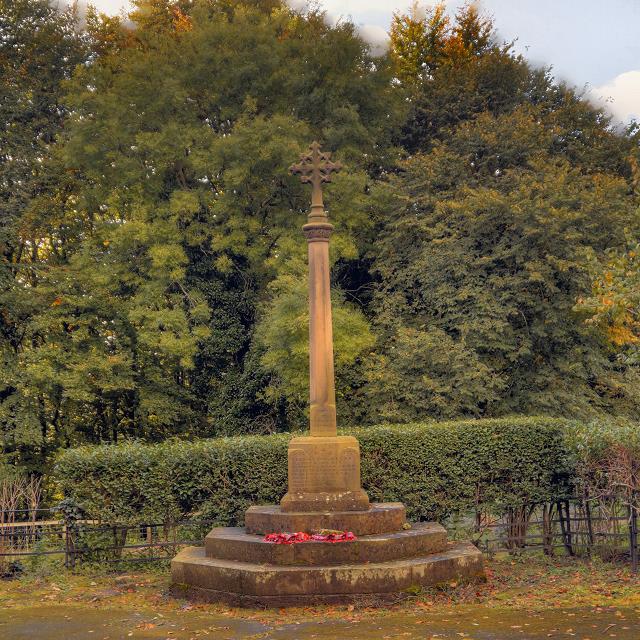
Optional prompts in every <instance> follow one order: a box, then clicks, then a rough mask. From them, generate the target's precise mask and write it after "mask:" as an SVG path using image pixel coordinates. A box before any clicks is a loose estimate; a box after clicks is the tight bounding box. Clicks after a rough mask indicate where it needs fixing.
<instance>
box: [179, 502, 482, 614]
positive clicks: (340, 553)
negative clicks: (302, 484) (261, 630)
mask: <svg viewBox="0 0 640 640" xmlns="http://www.w3.org/2000/svg"><path fill="white" fill-rule="evenodd" d="M373 514H376V515H373ZM310 517H311V521H312V526H311V527H310V526H309V522H310ZM399 517H402V523H404V506H403V505H401V504H399V503H391V504H385V505H371V509H369V510H368V511H366V512H342V513H330V514H317V513H314V514H309V513H304V514H295V513H285V512H282V511H281V510H280V509H279V508H278V507H252V508H251V509H249V511H248V512H247V518H246V519H247V525H248V526H247V528H246V529H241V528H238V527H220V528H217V529H213V531H211V532H210V533H209V534H208V535H207V537H206V539H205V546H204V547H189V548H186V549H184V550H183V551H181V552H180V553H179V554H178V555H177V556H176V557H175V558H174V559H173V561H172V563H171V572H172V578H173V582H174V584H176V585H177V587H178V589H180V585H183V588H184V589H185V590H186V591H188V592H189V594H190V595H191V596H195V597H197V598H199V599H203V600H207V601H223V602H227V603H229V604H232V605H238V606H289V605H297V604H300V605H308V604H316V603H318V604H320V603H336V602H337V603H345V602H352V601H358V600H362V599H364V600H365V601H366V600H368V599H369V600H370V599H373V600H374V601H387V600H390V599H396V598H398V596H401V595H402V594H403V593H405V594H406V592H407V591H408V590H412V589H415V588H419V587H424V586H429V585H434V584H439V583H443V582H448V581H451V580H461V579H462V580H474V579H481V578H482V577H483V565H482V554H481V553H480V551H478V549H476V547H474V546H473V545H472V544H470V543H466V542H457V543H450V542H447V534H446V531H445V529H444V528H443V527H442V526H440V525H439V524H437V523H433V522H425V523H418V524H415V525H413V526H412V527H411V528H409V529H406V530H405V529H403V528H402V526H401V524H400V523H399V522H398V521H397V520H398V518H399ZM303 521H304V522H306V523H307V526H306V527H305V528H304V529H302V528H301V527H296V526H290V525H292V524H296V523H298V522H303ZM347 522H349V523H350V524H351V525H352V526H350V527H349V526H345V525H347ZM331 525H337V526H331ZM310 529H339V530H341V531H347V530H349V531H354V530H355V531H354V533H356V535H357V536H358V537H357V539H356V540H354V541H351V542H339V543H333V544H332V543H327V542H315V541H310V542H304V543H298V544H292V545H284V544H273V543H268V542H265V541H264V534H265V533H272V532H277V531H298V530H307V531H309V530H310ZM381 529H382V530H381ZM385 529H386V530H385ZM363 531H364V532H365V533H359V532H363ZM367 531H374V532H373V533H366V532H367Z"/></svg>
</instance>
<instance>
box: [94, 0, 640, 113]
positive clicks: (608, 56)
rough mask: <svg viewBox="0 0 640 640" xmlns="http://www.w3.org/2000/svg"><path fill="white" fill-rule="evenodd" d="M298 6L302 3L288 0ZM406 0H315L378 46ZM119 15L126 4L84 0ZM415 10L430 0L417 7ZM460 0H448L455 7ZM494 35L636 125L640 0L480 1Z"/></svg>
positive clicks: (639, 96) (118, 0) (113, 0)
mask: <svg viewBox="0 0 640 640" xmlns="http://www.w3.org/2000/svg"><path fill="white" fill-rule="evenodd" d="M290 3H291V4H293V5H296V4H297V5H298V6H299V5H300V4H302V3H304V0H290ZM411 3H412V2H411V0H320V4H321V5H322V6H323V7H324V8H325V9H326V11H327V13H328V14H329V17H330V19H332V20H336V19H339V18H341V17H342V18H349V19H351V20H352V21H353V22H354V23H355V24H357V25H358V26H359V27H360V29H361V31H362V35H363V36H364V37H365V38H367V39H368V40H370V41H372V42H375V43H376V44H380V43H383V42H384V41H385V39H386V32H387V30H388V28H389V23H390V21H391V16H392V14H393V11H394V10H403V9H407V8H408V7H409V6H410V5H411ZM91 4H93V5H95V6H96V7H97V8H99V9H100V10H102V11H105V12H106V13H119V12H120V11H121V10H122V8H123V7H126V6H127V2H126V0H91ZM420 4H422V5H423V6H424V5H429V4H432V2H423V3H420ZM460 4H462V0H448V1H447V6H448V7H450V8H451V9H452V10H455V8H456V7H457V6H459V5H460ZM479 4H480V6H481V7H482V8H483V9H484V10H485V11H486V12H487V13H489V14H490V15H492V16H493V18H494V21H495V25H496V27H497V29H498V33H499V35H500V37H501V38H502V39H503V40H505V41H508V42H511V41H513V40H516V42H515V47H516V50H517V51H519V52H520V53H522V54H523V55H525V57H526V58H527V59H529V60H530V61H531V62H533V63H535V64H537V65H541V66H549V65H551V66H552V73H553V74H554V75H555V76H556V78H558V79H561V80H565V81H567V82H569V83H570V84H572V85H575V86H577V87H578V88H579V89H585V90H586V91H587V92H588V95H589V97H590V98H591V99H592V100H593V101H594V102H597V103H599V104H602V105H604V106H605V107H606V108H607V109H608V110H609V111H610V112H611V113H612V114H613V116H614V119H615V120H616V121H622V122H626V121H628V120H629V119H630V118H632V117H635V118H637V119H638V120H640V37H638V33H639V32H640V0H481V1H480V2H479Z"/></svg>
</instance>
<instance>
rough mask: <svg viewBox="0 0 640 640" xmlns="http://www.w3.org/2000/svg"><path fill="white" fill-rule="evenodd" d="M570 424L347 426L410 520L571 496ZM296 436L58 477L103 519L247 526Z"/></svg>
mask: <svg viewBox="0 0 640 640" xmlns="http://www.w3.org/2000/svg"><path fill="white" fill-rule="evenodd" d="M568 430H571V423H569V422H568V421H566V420H559V419H550V418H507V419H499V420H498V419H496V420H473V421H458V422H442V423H431V424H409V425H383V426H377V427H370V428H367V429H360V430H355V431H351V432H350V433H352V434H354V435H356V436H357V437H358V439H359V441H360V446H361V450H362V480H363V486H364V488H365V489H366V490H367V491H368V493H369V496H370V498H371V499H372V501H394V500H400V501H402V502H404V503H405V504H406V505H407V509H408V514H409V518H410V519H416V520H418V519H419V520H422V519H436V520H443V519H445V518H446V517H448V516H451V515H455V514H458V513H464V512H467V511H468V510H469V509H473V508H476V507H478V508H484V509H488V510H490V511H493V512H504V511H505V510H506V509H509V508H511V507H517V506H519V505H522V504H526V503H531V502H548V501H552V500H555V499H558V498H560V497H562V496H564V495H566V493H567V492H568V491H571V488H570V484H571V483H572V473H573V468H572V463H571V460H572V455H571V452H570V451H568V449H567V446H568V445H567V441H568V439H567V437H566V433H567V431H568ZM290 437H291V436H290V435H273V436H251V437H237V438H219V439H210V440H200V441H196V442H185V441H179V440H171V441H167V442H164V443H162V444H143V443H136V442H131V443H125V444H119V445H106V446H104V445H103V446H93V447H80V448H77V449H70V450H67V451H64V452H63V453H62V454H61V455H60V456H59V458H58V460H57V464H56V467H55V478H56V480H57V482H58V483H59V487H60V489H61V490H62V492H63V493H64V494H65V496H66V497H68V498H71V499H73V500H74V501H75V502H76V503H78V504H79V505H81V506H82V507H83V509H84V510H85V511H86V513H87V515H88V516H89V517H91V518H95V519H98V520H100V521H102V522H106V523H145V522H146V523H150V522H155V523H159V522H167V523H170V522H174V521H176V520H179V519H184V518H188V517H191V516H194V515H198V516H202V517H205V518H211V519H212V520H214V521H215V522H216V523H217V524H219V525H241V524H242V523H243V517H244V511H245V509H246V508H247V507H248V506H249V505H251V504H269V503H277V502H278V501H279V500H280V498H281V497H282V496H283V495H284V493H285V491H286V483H287V471H286V469H287V444H288V441H289V438H290Z"/></svg>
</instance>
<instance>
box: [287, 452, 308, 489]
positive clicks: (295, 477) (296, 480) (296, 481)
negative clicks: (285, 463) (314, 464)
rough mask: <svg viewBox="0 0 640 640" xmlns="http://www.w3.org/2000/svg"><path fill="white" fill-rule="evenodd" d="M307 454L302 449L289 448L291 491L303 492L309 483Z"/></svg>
mask: <svg viewBox="0 0 640 640" xmlns="http://www.w3.org/2000/svg"><path fill="white" fill-rule="evenodd" d="M307 470H308V468H307V455H306V453H305V451H303V450H302V449H289V491H293V492H302V491H304V490H305V487H306V484H307Z"/></svg>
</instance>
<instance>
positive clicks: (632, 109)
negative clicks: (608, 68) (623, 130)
mask: <svg viewBox="0 0 640 640" xmlns="http://www.w3.org/2000/svg"><path fill="white" fill-rule="evenodd" d="M589 94H590V98H591V100H592V101H593V102H595V103H596V104H598V105H603V106H604V107H605V108H606V109H607V110H608V111H609V112H610V113H611V114H612V115H613V117H614V119H615V120H619V121H621V122H624V123H626V122H629V120H631V119H636V120H640V70H634V71H626V72H625V73H621V74H620V75H619V76H616V77H615V78H614V79H613V80H611V81H610V82H607V83H606V84H604V85H602V86H600V87H594V88H593V89H591V91H590V92H589Z"/></svg>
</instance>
